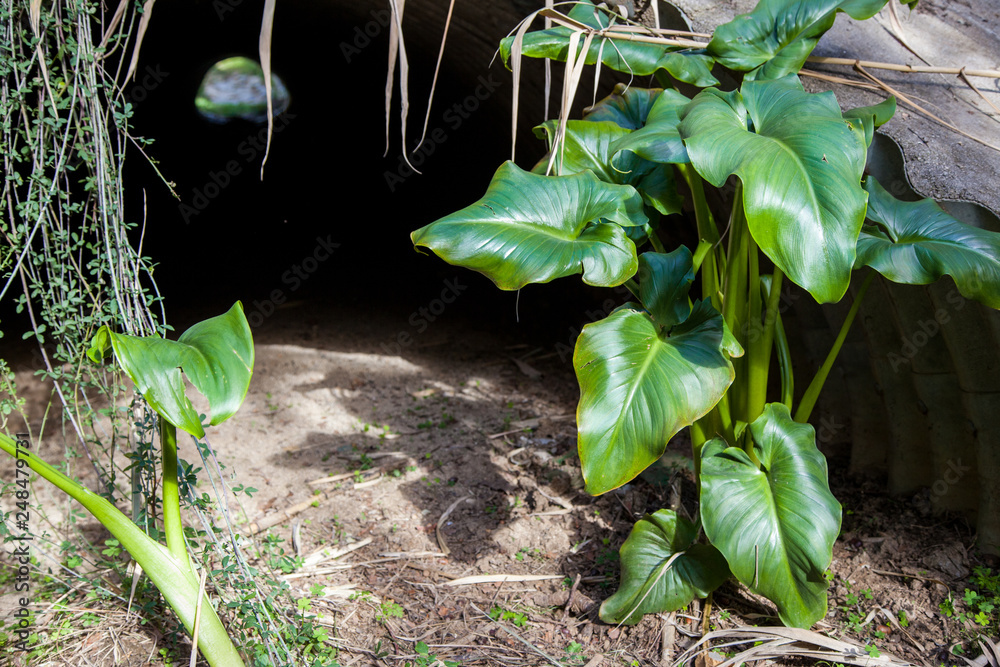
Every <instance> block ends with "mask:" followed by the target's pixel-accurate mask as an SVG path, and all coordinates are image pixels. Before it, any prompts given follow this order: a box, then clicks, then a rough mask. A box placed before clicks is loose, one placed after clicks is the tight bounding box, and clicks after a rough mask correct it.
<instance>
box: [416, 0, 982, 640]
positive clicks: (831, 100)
mask: <svg viewBox="0 0 1000 667" xmlns="http://www.w3.org/2000/svg"><path fill="white" fill-rule="evenodd" d="M885 2H886V0H842V1H836V0H797V1H796V0H763V1H762V2H761V3H760V4H759V5H758V6H757V8H756V9H754V10H753V11H752V12H751V13H750V14H746V15H743V16H739V17H737V18H736V19H734V20H733V21H732V22H731V23H728V24H725V25H722V26H720V27H719V28H718V29H717V30H716V31H715V34H714V35H713V37H712V40H711V42H709V43H707V44H703V45H702V46H703V48H697V49H696V48H692V47H691V46H686V47H685V46H675V45H669V44H667V45H664V44H662V43H660V42H658V41H657V40H656V39H651V40H648V41H640V40H634V39H633V38H634V36H635V35H636V33H637V31H639V32H640V33H641V29H640V28H634V27H630V28H627V29H623V30H621V31H617V32H616V31H615V29H614V28H615V22H616V21H617V22H621V18H620V17H614V16H612V15H611V14H609V13H607V12H606V11H605V10H603V9H599V8H597V7H595V6H594V5H593V4H591V3H589V2H578V3H573V8H572V10H571V11H570V13H569V15H568V16H563V15H561V14H556V13H552V12H549V13H548V16H550V17H551V18H553V20H554V21H555V23H557V24H558V25H557V27H555V28H552V29H550V30H545V31H539V32H529V33H526V34H525V33H524V32H523V31H522V32H520V33H519V34H518V35H517V36H515V37H513V38H508V39H507V40H505V41H504V42H503V43H502V44H501V54H502V55H503V57H504V58H505V59H509V58H510V57H511V54H512V52H513V51H515V50H516V51H519V53H520V54H521V55H527V56H534V57H543V58H551V59H557V60H564V61H568V63H567V67H568V68H569V65H570V63H573V64H574V66H578V65H579V63H580V62H581V61H582V62H587V63H596V62H598V61H600V62H601V63H603V65H605V66H608V67H612V68H614V69H617V70H620V71H623V72H627V73H632V74H634V75H643V76H645V75H654V76H655V77H656V79H657V80H658V81H659V82H660V85H663V86H664V87H663V88H652V89H640V88H637V87H629V88H624V87H619V88H618V89H616V91H615V93H614V94H613V95H611V96H610V97H608V98H606V99H604V100H602V101H600V102H599V103H597V104H596V105H595V106H593V107H590V108H589V109H587V110H586V111H585V113H584V119H583V120H563V121H559V120H554V121H548V122H546V123H543V124H542V125H540V126H538V127H537V128H535V132H536V134H537V135H538V136H539V137H540V138H542V139H546V140H547V141H548V147H549V155H548V157H547V158H546V159H545V160H543V161H542V162H541V163H539V164H538V165H536V166H535V167H534V169H533V170H531V171H525V170H523V169H521V168H520V167H518V166H516V165H515V164H513V163H512V162H507V163H505V164H503V165H502V166H501V167H500V168H499V170H498V171H497V172H496V175H495V176H494V177H493V180H492V182H491V183H490V184H489V187H488V189H487V191H486V194H485V195H484V196H483V198H482V199H480V200H479V201H477V202H475V203H474V204H472V205H470V206H468V207H466V208H464V209H462V210H460V211H458V212H456V213H453V214H451V215H448V216H446V217H444V218H442V219H440V220H438V221H436V222H434V223H432V224H430V225H427V226H426V227H423V228H421V229H418V230H417V231H415V232H413V234H412V241H413V243H414V245H415V246H416V247H417V248H418V249H419V248H428V249H430V250H431V251H433V252H434V253H436V254H437V255H438V256H440V257H441V258H442V259H444V260H445V261H446V262H449V263H451V264H455V265H460V266H465V267H468V268H470V269H474V270H476V271H479V272H480V273H482V274H484V275H485V276H487V277H488V278H489V279H490V280H492V281H493V282H494V283H496V285H497V286H498V287H499V288H501V289H504V290H517V289H520V288H521V287H523V286H524V285H526V284H528V283H544V282H548V281H550V280H553V279H555V278H559V277H563V276H568V275H572V274H582V279H583V281H584V282H585V283H587V284H588V285H594V286H600V287H615V286H619V285H625V286H627V288H628V289H629V291H630V292H631V293H632V295H633V297H634V300H633V301H631V302H629V303H625V304H624V305H622V306H620V307H619V308H618V309H617V310H615V311H613V312H612V313H611V314H610V315H608V316H607V317H606V318H604V319H602V320H600V321H597V322H593V323H591V324H588V325H587V326H585V327H584V328H583V331H582V333H581V334H580V336H579V338H578V340H577V342H576V348H575V352H574V356H573V364H574V367H575V371H576V376H577V379H578V381H579V385H580V401H579V406H578V409H577V425H578V434H579V435H578V449H579V455H580V463H581V466H582V468H583V476H584V480H585V482H586V489H587V491H588V492H590V493H592V494H602V493H606V492H608V491H611V490H612V489H615V488H617V487H620V486H622V485H623V484H625V483H627V482H629V481H630V480H632V479H633V478H635V477H636V476H637V475H638V474H639V473H640V472H641V471H642V470H644V469H645V468H646V467H647V466H649V465H650V464H652V463H653V462H654V461H656V460H657V459H658V458H659V457H660V456H661V455H662V454H663V453H664V451H665V448H666V445H667V442H668V441H669V440H670V439H671V438H672V437H673V436H674V435H676V434H677V433H678V432H679V431H680V430H681V429H683V428H685V427H687V428H689V429H690V435H691V440H692V443H693V450H694V451H693V455H694V470H695V476H696V480H697V484H698V488H699V493H700V511H699V518H698V519H695V520H694V521H692V520H689V519H688V518H685V517H683V516H680V515H679V514H677V513H676V512H675V511H673V510H670V509H661V510H659V511H657V512H655V513H653V514H651V515H647V516H646V517H644V518H643V519H641V520H640V521H639V522H638V523H636V525H635V527H634V528H633V530H632V533H631V535H630V536H629V538H628V539H627V540H626V542H625V544H624V545H623V546H622V548H621V554H620V555H621V565H622V576H621V584H620V588H619V589H618V591H617V592H616V593H615V594H614V595H613V596H612V597H611V598H609V599H608V600H606V601H605V602H604V603H603V605H602V606H601V611H600V615H601V618H602V619H603V620H605V621H607V622H610V623H636V622H638V621H639V619H640V618H641V617H642V615H643V614H646V613H654V612H663V611H672V610H676V609H680V608H682V607H684V606H686V605H687V604H688V603H690V602H691V601H692V599H694V598H695V597H704V596H707V595H708V594H710V593H711V592H712V590H714V589H715V588H716V587H718V586H719V585H720V584H721V583H722V582H723V581H725V580H726V579H728V578H729V577H730V576H735V577H736V578H737V579H738V580H739V581H740V582H742V583H743V584H745V585H746V586H747V587H748V588H750V589H751V590H752V591H754V592H756V593H758V594H760V595H763V596H765V597H767V598H769V599H770V600H771V601H772V602H774V604H775V606H776V607H777V610H778V615H779V616H780V619H781V621H782V622H784V623H785V624H787V625H790V626H796V627H803V628H806V627H809V626H811V625H812V624H813V623H815V622H816V621H817V620H819V619H820V618H822V617H823V616H824V615H825V613H826V610H827V594H826V593H827V580H826V578H825V577H824V571H825V570H826V569H827V567H829V564H830V561H831V557H832V548H833V542H834V540H835V539H836V537H837V535H838V533H839V531H840V523H841V507H840V504H839V503H838V502H837V500H836V499H835V498H834V497H833V495H832V494H831V492H830V488H829V483H828V475H827V464H826V460H825V459H824V457H823V455H822V454H821V453H820V451H819V450H818V449H817V447H816V433H815V431H814V429H813V427H812V426H810V425H809V424H808V423H807V421H808V419H809V416H810V413H811V411H812V409H813V406H814V405H815V403H816V397H817V395H818V393H819V391H820V389H821V388H822V386H823V383H824V381H825V379H826V376H827V374H828V373H829V370H830V367H831V365H832V364H833V361H834V359H835V358H836V356H837V353H838V351H839V349H840V346H841V344H842V343H843V340H844V336H845V335H846V333H847V330H848V328H849V327H850V325H851V322H852V321H853V319H854V317H855V314H856V313H857V309H858V307H859V304H860V303H861V300H862V298H863V297H864V294H865V291H866V290H867V288H868V286H869V284H870V283H871V281H872V279H873V277H874V275H875V272H877V273H880V274H882V275H883V276H884V277H885V278H887V279H889V280H891V281H895V282H898V283H906V284H927V283H930V282H932V281H935V280H937V279H938V278H941V277H942V276H944V275H949V276H951V278H952V279H953V280H954V281H955V284H956V285H957V287H958V289H959V290H960V292H961V293H962V294H963V295H964V296H965V297H967V298H970V299H976V300H978V301H981V302H983V303H985V304H987V305H989V306H991V307H1000V235H998V234H995V233H991V232H987V231H983V230H981V229H977V228H974V227H971V226H969V225H966V224H963V223H961V222H959V221H957V220H955V219H953V218H951V217H950V216H949V215H947V214H946V213H945V212H944V211H943V210H941V209H940V208H939V207H938V206H937V205H936V204H935V203H934V202H932V201H930V200H924V201H921V202H915V203H904V202H901V201H897V200H896V199H895V198H894V197H892V195H890V194H889V193H887V192H886V191H885V190H884V189H883V188H882V186H881V185H880V184H879V183H878V182H877V181H876V180H875V179H874V178H873V177H871V176H867V177H866V176H865V163H866V154H867V150H868V147H869V145H870V144H871V141H872V137H873V132H874V129H875V128H876V127H877V126H879V125H881V124H882V123H884V122H886V121H887V120H889V118H891V116H892V115H893V113H894V111H895V101H894V100H893V99H891V98H890V99H889V100H887V101H885V102H883V103H881V104H879V105H876V106H873V107H866V108H860V109H854V110H851V111H847V112H842V111H841V109H840V106H839V105H838V103H837V100H836V98H835V97H834V95H833V93H830V92H826V93H819V94H810V93H807V92H806V91H805V90H804V89H803V87H802V84H801V83H800V81H799V79H798V76H797V72H798V70H799V69H800V68H801V66H802V65H803V63H804V62H805V59H806V58H807V57H808V55H809V53H810V52H811V50H812V48H813V46H814V45H815V44H816V42H817V40H818V39H819V37H820V35H822V34H823V32H824V31H825V30H827V29H828V28H830V26H831V25H832V24H833V21H834V18H835V16H836V14H837V12H839V11H844V12H847V13H848V14H850V15H851V16H852V17H854V18H856V19H863V18H868V17H871V16H872V15H874V14H875V13H876V12H877V11H879V9H881V7H882V6H883V5H884V4H885ZM584 48H585V49H586V52H584V51H583V49H584ZM713 65H714V66H716V69H715V70H712V67H713ZM722 69H728V70H729V72H730V74H731V75H732V76H733V79H734V80H737V81H740V80H741V83H739V85H738V87H737V88H736V89H733V90H723V89H722V88H721V87H719V85H718V82H717V80H716V79H715V77H714V76H713V73H712V72H713V71H715V72H719V71H721V70H722ZM667 75H669V76H667ZM675 80H679V81H682V82H684V83H685V84H687V85H686V86H684V89H685V90H688V91H692V90H693V91H694V94H691V95H685V94H684V93H682V92H680V91H679V90H677V89H676V88H672V87H670V84H671V82H672V81H675ZM732 176H735V177H736V185H735V192H733V193H731V195H730V196H728V198H727V199H728V201H730V202H731V210H729V211H728V213H727V216H726V217H727V219H722V220H716V219H715V217H713V214H712V212H711V210H710V207H709V204H708V202H709V197H708V195H707V194H706V190H707V188H709V187H714V188H722V187H723V186H724V185H725V184H726V183H727V181H729V180H730V178H731V177H732ZM684 199H687V200H688V201H689V202H691V208H692V209H693V212H694V215H693V217H694V224H695V226H696V233H697V239H698V242H697V244H696V245H695V244H692V245H693V247H691V248H688V247H685V246H680V247H678V248H675V249H673V250H671V251H670V252H668V251H667V249H666V248H664V247H663V245H662V242H661V241H660V238H659V236H658V235H657V231H656V230H657V228H658V227H659V226H660V225H662V224H663V223H661V222H660V218H661V216H664V215H670V214H676V213H680V211H681V203H682V201H683V200H684ZM664 220H669V221H671V224H674V222H673V221H674V220H678V221H680V218H664ZM676 224H680V222H678V223H676ZM866 267H868V269H870V270H866V271H864V272H863V273H866V274H867V275H865V276H864V277H863V278H861V280H862V281H863V282H862V284H861V286H860V288H859V289H858V290H857V295H856V297H855V300H854V304H853V306H852V308H851V310H850V312H849V314H848V316H847V318H846V321H845V322H844V324H843V328H842V330H841V332H840V335H839V336H838V338H837V339H836V341H835V343H834V345H833V349H831V351H830V354H829V357H828V358H827V360H826V362H825V363H824V364H823V365H822V367H821V368H820V370H819V372H818V373H817V375H816V377H815V378H813V380H812V382H811V383H810V384H809V385H808V386H807V388H806V390H805V391H804V392H803V394H802V397H801V399H800V400H798V402H797V405H796V404H795V400H794V397H795V395H796V394H795V392H794V384H793V379H794V378H793V372H792V371H793V369H792V363H791V360H790V354H789V348H788V343H787V341H786V339H785V335H784V329H783V326H782V322H781V316H780V312H779V309H778V305H779V294H780V292H781V289H782V284H783V282H784V281H785V280H789V281H791V282H793V283H795V284H796V285H798V286H800V287H801V288H803V289H804V290H806V291H807V292H808V293H809V294H810V295H811V296H812V297H813V298H814V299H815V300H816V301H817V302H819V303H830V302H836V301H839V300H840V299H841V298H843V297H844V295H845V294H846V293H847V291H848V288H849V286H850V284H851V281H852V278H853V276H854V274H855V272H857V271H859V270H862V269H865V268H866ZM692 290H694V292H695V293H694V294H692V293H691V292H692ZM772 354H773V355H774V356H775V360H774V363H773V364H772ZM772 366H773V367H774V371H775V372H777V373H778V375H779V378H778V381H777V382H774V383H772V384H773V388H774V390H776V391H777V395H776V396H775V397H773V398H772V397H769V396H768V389H769V387H772V384H769V382H768V380H769V374H770V373H771V371H772Z"/></svg>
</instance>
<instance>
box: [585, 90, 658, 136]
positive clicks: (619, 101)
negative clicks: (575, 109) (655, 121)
mask: <svg viewBox="0 0 1000 667" xmlns="http://www.w3.org/2000/svg"><path fill="white" fill-rule="evenodd" d="M662 92H663V90H662V89H660V88H639V87H638V86H626V85H625V84H623V83H619V84H615V89H614V92H613V93H611V94H610V95H608V96H607V97H605V98H604V99H602V100H600V101H599V102H598V103H597V104H595V105H594V106H592V107H587V108H586V109H584V110H583V119H584V120H592V121H603V120H607V121H611V122H612V123H615V124H616V125H618V126H619V127H623V128H625V129H626V130H637V129H639V128H640V127H642V126H643V125H645V124H646V117H647V116H649V111H650V109H652V108H653V105H654V104H655V103H656V100H657V99H658V98H659V96H660V93H662Z"/></svg>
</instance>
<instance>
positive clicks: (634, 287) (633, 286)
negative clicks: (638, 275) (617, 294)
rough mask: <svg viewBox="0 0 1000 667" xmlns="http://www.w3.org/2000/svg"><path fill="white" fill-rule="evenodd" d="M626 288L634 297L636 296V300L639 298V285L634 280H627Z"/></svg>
mask: <svg viewBox="0 0 1000 667" xmlns="http://www.w3.org/2000/svg"><path fill="white" fill-rule="evenodd" d="M625 287H627V288H628V291H629V292H631V293H632V296H634V297H635V298H636V299H638V298H639V283H637V282H636V281H635V280H634V279H632V278H629V279H628V280H626V281H625Z"/></svg>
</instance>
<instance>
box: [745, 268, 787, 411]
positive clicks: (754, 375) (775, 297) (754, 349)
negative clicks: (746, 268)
mask: <svg viewBox="0 0 1000 667" xmlns="http://www.w3.org/2000/svg"><path fill="white" fill-rule="evenodd" d="M755 252H756V249H755ZM784 277H785V274H784V273H783V272H782V271H781V269H779V268H778V267H774V276H773V277H772V278H771V289H770V291H769V292H768V293H767V310H766V311H765V312H764V318H763V321H762V320H761V318H760V316H759V315H758V314H754V312H753V306H751V309H750V310H751V314H750V317H751V322H752V323H753V327H754V328H753V330H752V331H751V333H750V336H749V338H750V340H751V345H750V353H749V357H750V360H749V363H750V394H749V395H750V397H749V403H750V405H749V411H748V413H747V423H748V424H749V423H751V422H753V421H754V420H755V419H757V417H759V416H760V415H761V413H763V412H764V406H765V405H766V404H767V378H768V374H769V372H770V368H771V347H772V345H773V344H774V327H775V324H776V323H777V321H778V317H779V313H778V301H779V298H780V297H781V283H782V280H783V279H784ZM753 279H754V276H753V271H751V276H750V280H751V281H753ZM751 284H756V285H757V290H756V294H757V301H758V302H759V301H760V300H761V284H760V279H759V276H758V280H757V281H756V283H753V282H751ZM752 301H753V297H752V296H751V302H752Z"/></svg>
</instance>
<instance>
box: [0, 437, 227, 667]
mask: <svg viewBox="0 0 1000 667" xmlns="http://www.w3.org/2000/svg"><path fill="white" fill-rule="evenodd" d="M0 449H2V450H3V451H5V452H7V453H8V454H10V455H11V456H13V457H15V458H20V459H22V460H25V461H26V462H27V464H28V466H29V467H30V468H31V469H32V470H34V471H35V472H36V473H38V474H39V475H41V476H42V477H44V478H45V479H46V480H48V481H49V482H51V483H52V484H54V485H55V486H56V487H57V488H59V489H60V490H61V491H62V492H63V493H65V494H66V495H68V496H69V497H70V498H73V499H74V500H76V501H77V502H79V503H80V504H81V505H83V506H84V507H85V508H86V509H87V511H88V512H90V513H91V514H93V515H94V518H96V519H97V520H98V521H100V522H101V524H102V525H103V526H104V527H105V528H107V529H108V531H109V532H110V533H111V534H112V535H114V537H115V539H117V540H118V542H119V543H120V544H121V545H122V547H124V548H125V550H127V551H128V552H129V555H131V556H132V558H133V559H135V562H136V563H138V564H139V567H141V568H142V571H143V572H145V573H146V575H147V576H148V577H149V578H150V580H151V581H152V582H153V584H154V585H155V586H156V587H157V588H158V589H160V592H161V593H162V594H163V597H164V598H165V599H166V601H167V603H168V604H169V605H170V606H171V607H172V608H173V610H174V612H175V613H176V614H177V617H178V618H179V619H180V620H181V623H183V624H184V627H185V628H187V631H188V632H189V633H192V632H193V630H194V617H195V611H196V609H197V603H198V598H199V597H204V594H203V593H202V592H201V591H200V590H199V587H198V580H197V578H196V577H195V576H194V572H193V570H192V569H191V564H190V560H189V559H188V557H187V553H186V552H185V554H184V557H183V558H182V559H178V558H175V557H174V555H173V553H171V552H170V551H169V550H168V549H166V548H164V547H163V545H161V544H160V543H159V542H156V541H155V540H153V539H152V538H150V537H149V536H148V535H146V533H144V532H143V531H142V530H141V529H140V528H139V527H138V526H136V525H135V524H134V523H133V522H132V521H130V520H129V518H128V517H126V516H125V515H124V514H123V513H122V512H121V510H119V509H118V508H117V507H115V506H114V505H112V504H111V503H110V502H109V501H108V500H107V499H106V498H103V497H102V496H99V495H97V494H96V493H94V492H92V491H91V490H90V489H88V488H86V487H84V486H82V485H80V484H79V483H77V482H75V481H73V480H71V479H70V478H69V477H67V476H66V475H64V474H63V473H61V472H60V471H58V470H56V469H55V468H53V467H52V466H50V465H49V464H48V463H46V462H45V461H43V460H41V459H39V458H38V457H37V456H35V454H34V452H27V451H25V450H24V449H20V450H18V448H17V446H16V443H15V442H14V440H12V439H11V438H9V437H8V436H6V435H4V434H3V433H0ZM198 648H199V649H200V650H201V654H202V655H203V656H204V657H205V659H206V660H207V661H208V664H209V665H211V667H244V664H243V660H242V659H241V658H240V654H239V653H238V652H237V650H236V647H235V646H234V645H233V643H232V641H231V640H230V639H229V637H228V635H227V634H226V629H225V627H224V626H223V625H222V621H221V620H219V616H218V615H217V614H216V613H215V609H214V607H212V603H211V601H210V600H208V599H207V598H204V599H203V601H202V616H201V622H200V623H199V632H198Z"/></svg>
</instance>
